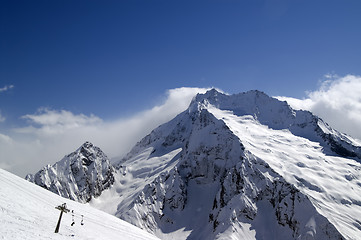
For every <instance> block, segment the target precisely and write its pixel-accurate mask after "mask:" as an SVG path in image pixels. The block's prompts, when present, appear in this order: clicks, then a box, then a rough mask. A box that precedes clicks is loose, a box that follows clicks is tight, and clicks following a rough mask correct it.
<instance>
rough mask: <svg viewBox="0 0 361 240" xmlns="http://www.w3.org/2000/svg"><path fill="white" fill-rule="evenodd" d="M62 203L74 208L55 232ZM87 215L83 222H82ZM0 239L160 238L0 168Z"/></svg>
mask: <svg viewBox="0 0 361 240" xmlns="http://www.w3.org/2000/svg"><path fill="white" fill-rule="evenodd" d="M63 203H66V204H67V208H68V209H71V210H74V221H75V225H74V226H71V223H72V214H71V213H64V214H63V217H62V221H61V226H60V231H59V233H58V234H55V233H54V230H55V227H56V224H57V221H58V218H59V214H60V211H59V210H57V209H55V207H56V206H58V205H61V204H63ZM81 215H84V217H83V220H84V225H83V226H82V225H80V222H81V218H82V217H81ZM0 239H4V240H26V239H32V240H33V239H37V240H45V239H46V240H49V239H54V240H63V239H80V240H83V239H84V240H85V239H86V240H93V239H94V240H95V239H96V240H103V239H104V240H113V239H122V240H124V239H126V240H150V239H158V238H156V237H155V236H153V235H151V234H149V233H147V232H144V231H143V230H141V229H139V228H137V227H135V226H133V225H131V224H129V223H127V222H124V221H122V220H120V219H118V218H116V217H114V216H111V215H109V214H107V213H105V212H102V211H100V210H97V209H94V208H92V207H90V206H89V205H88V204H81V203H78V202H74V201H71V200H68V199H65V198H62V197H60V196H58V195H56V194H54V193H51V192H49V191H47V190H45V189H43V188H41V187H39V186H37V185H35V184H32V183H29V182H28V181H26V180H24V179H21V178H19V177H17V176H15V175H13V174H11V173H8V172H6V171H4V170H2V169H0Z"/></svg>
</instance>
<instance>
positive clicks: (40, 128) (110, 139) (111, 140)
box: [0, 88, 207, 176]
mask: <svg viewBox="0 0 361 240" xmlns="http://www.w3.org/2000/svg"><path fill="white" fill-rule="evenodd" d="M205 91H207V89H203V88H177V89H171V90H168V91H167V93H166V96H165V100H164V102H163V103H161V104H160V105H157V106H155V107H153V108H151V109H148V110H145V111H142V112H139V113H137V114H134V115H133V116H131V117H128V118H121V119H116V120H113V121H106V120H102V119H100V118H99V117H97V116H95V115H90V116H87V115H84V114H74V113H72V112H69V111H66V110H50V109H40V110H39V111H38V112H37V113H35V114H27V115H25V116H23V117H22V119H24V120H26V122H27V123H28V125H27V126H26V127H23V128H17V129H14V130H15V131H13V133H12V135H11V136H9V137H11V139H12V141H10V142H9V143H8V144H7V145H4V144H0V152H1V157H0V166H3V165H4V166H5V165H6V166H11V167H10V168H9V167H8V168H9V170H10V171H12V172H14V173H16V174H18V175H20V176H25V174H26V173H29V172H32V173H34V172H35V171H38V170H39V169H40V168H41V167H43V166H44V165H46V164H52V163H54V162H56V161H59V160H60V159H61V158H62V157H63V156H64V155H66V154H68V153H70V152H72V151H74V150H75V149H76V148H78V147H79V146H80V145H81V144H82V143H84V142H85V141H91V142H93V143H94V144H95V145H97V146H99V147H100V148H101V149H103V151H104V152H105V153H106V154H107V155H108V156H109V157H117V156H122V155H124V154H126V153H127V152H128V151H129V150H130V149H131V147H132V146H134V144H135V143H136V142H137V141H139V140H140V139H141V138H142V137H144V136H145V135H146V134H148V133H149V132H150V131H151V130H152V129H154V128H156V127H157V126H159V125H160V124H162V123H165V122H167V121H169V120H170V119H172V118H174V117H175V116H176V115H177V114H179V113H181V112H182V111H184V110H185V109H186V108H187V107H188V105H189V103H190V101H191V99H192V98H193V97H194V96H195V95H196V94H197V93H199V92H205ZM4 136H5V135H4ZM0 137H1V135H0ZM0 141H1V140H0ZM9 159H10V160H9Z"/></svg>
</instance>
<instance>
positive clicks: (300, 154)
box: [208, 107, 361, 239]
mask: <svg viewBox="0 0 361 240" xmlns="http://www.w3.org/2000/svg"><path fill="white" fill-rule="evenodd" d="M208 109H209V111H210V112H211V113H212V114H214V115H215V116H216V117H217V118H218V119H222V120H223V121H224V122H225V123H226V124H227V126H228V127H229V128H230V129H231V130H232V131H233V132H234V133H235V135H237V136H238V137H239V138H240V139H241V142H242V144H243V145H244V146H245V148H246V149H247V150H248V151H249V152H250V153H251V154H252V155H254V156H255V157H256V158H259V159H263V160H264V161H266V162H267V163H268V164H269V165H270V167H271V168H272V169H274V170H275V171H276V172H277V173H279V174H280V175H282V176H283V177H284V178H285V179H286V180H287V181H288V182H289V183H291V184H293V185H295V186H296V187H297V188H298V189H300V190H301V192H303V193H305V194H306V195H307V196H309V197H310V200H311V201H312V202H313V204H314V206H315V207H316V208H317V210H318V211H319V212H320V213H321V214H322V215H324V216H325V217H327V218H328V219H329V221H330V222H331V223H332V224H334V225H335V227H336V228H337V229H338V231H340V232H341V233H342V234H343V235H344V236H345V237H347V238H349V239H361V218H360V216H361V215H360V214H361V194H360V193H361V192H360V186H361V181H360V179H361V171H360V170H361V165H360V164H359V163H358V162H356V161H354V160H352V159H347V158H341V157H336V156H332V155H326V154H325V153H324V152H323V151H322V147H321V146H320V144H319V143H316V142H312V141H310V140H308V139H305V138H302V137H297V136H294V135H293V134H292V133H290V131H289V130H273V129H271V128H268V127H267V126H265V125H261V124H260V123H259V122H258V121H256V120H255V119H254V118H253V116H249V115H245V116H237V115H235V114H234V113H233V112H231V111H225V110H220V109H218V108H215V107H209V108H208Z"/></svg>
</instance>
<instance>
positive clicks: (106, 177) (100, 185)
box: [26, 142, 115, 202]
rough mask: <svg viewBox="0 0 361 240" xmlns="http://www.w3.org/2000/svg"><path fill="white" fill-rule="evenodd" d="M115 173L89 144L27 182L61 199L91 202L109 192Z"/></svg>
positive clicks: (30, 177)
mask: <svg viewBox="0 0 361 240" xmlns="http://www.w3.org/2000/svg"><path fill="white" fill-rule="evenodd" d="M114 173H115V170H114V168H113V167H112V165H111V164H110V162H109V159H108V157H107V156H106V155H105V154H104V153H103V151H102V150H101V149H100V148H98V147H96V146H94V145H93V144H92V143H90V142H86V143H84V144H83V145H82V146H81V147H80V148H78V149H77V150H76V151H75V152H73V153H71V154H69V155H67V156H65V157H64V158H63V159H62V160H60V161H59V162H57V163H55V164H54V165H52V166H50V165H47V166H45V167H44V168H43V169H41V170H40V171H39V172H37V173H36V174H35V175H32V174H28V175H27V176H26V179H27V180H28V181H30V182H33V183H35V184H37V185H39V186H41V187H43V188H45V189H48V190H50V191H52V192H54V193H56V194H58V195H60V196H62V197H65V198H69V199H72V200H76V201H79V202H88V201H90V200H91V198H92V197H97V196H99V195H100V194H101V192H102V191H103V190H105V189H107V188H109V187H110V186H111V185H112V184H113V182H114Z"/></svg>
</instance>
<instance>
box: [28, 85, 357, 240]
mask: <svg viewBox="0 0 361 240" xmlns="http://www.w3.org/2000/svg"><path fill="white" fill-rule="evenodd" d="M360 162H361V144H360V143H359V142H358V141H357V140H355V139H352V138H351V137H350V136H347V135H345V134H342V133H340V132H338V131H336V130H335V129H332V128H331V127H330V126H329V125H328V124H327V123H325V122H324V121H323V120H322V119H320V118H318V117H317V116H315V115H313V114H312V113H311V112H308V111H302V110H294V109H292V108H291V107H290V106H289V105H288V104H287V103H286V102H282V101H279V100H277V99H275V98H271V97H269V96H267V95H266V94H264V93H263V92H260V91H249V92H245V93H240V94H235V95H226V94H223V93H221V92H218V91H217V90H215V89H212V90H210V91H208V92H206V93H205V94H198V95H197V96H195V98H194V99H193V100H192V102H191V104H190V106H189V108H188V109H187V110H186V111H184V112H182V113H180V114H179V115H178V116H177V117H175V118H174V119H173V120H171V121H170V122H168V123H165V124H163V125H161V126H159V127H158V128H156V129H154V130H153V131H152V132H151V133H150V134H149V135H147V136H145V137H144V138H143V139H142V140H140V141H139V142H138V143H137V144H136V145H135V146H134V147H133V149H132V150H131V151H130V152H129V153H128V154H127V155H126V156H125V157H124V158H122V159H121V160H117V161H112V162H110V160H109V159H108V158H107V157H106V155H105V154H104V153H103V152H102V151H101V150H100V149H99V148H98V147H96V146H94V145H93V144H91V143H89V142H87V143H85V144H83V145H82V146H81V147H80V148H79V149H77V150H76V151H75V152H74V153H71V154H69V155H67V156H65V157H64V158H63V159H62V160H61V161H59V162H58V163H56V164H54V165H53V166H50V165H48V166H46V167H44V168H43V169H42V170H40V171H39V172H37V173H36V174H35V175H28V176H27V177H26V178H27V180H29V181H31V182H34V183H36V184H38V185H40V186H42V187H44V188H46V189H48V190H50V191H52V192H55V193H57V194H59V195H61V196H63V197H66V198H70V199H73V200H76V201H79V202H90V204H91V205H93V206H95V207H97V208H99V209H101V210H104V211H106V212H109V213H111V214H113V215H115V216H117V217H119V218H121V219H123V220H126V221H128V222H130V223H132V224H134V225H136V226H138V227H141V228H143V229H145V230H147V231H148V232H151V233H153V234H155V235H157V236H158V237H160V238H163V239H361V220H360V216H361V194H360V193H361V164H360Z"/></svg>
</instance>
